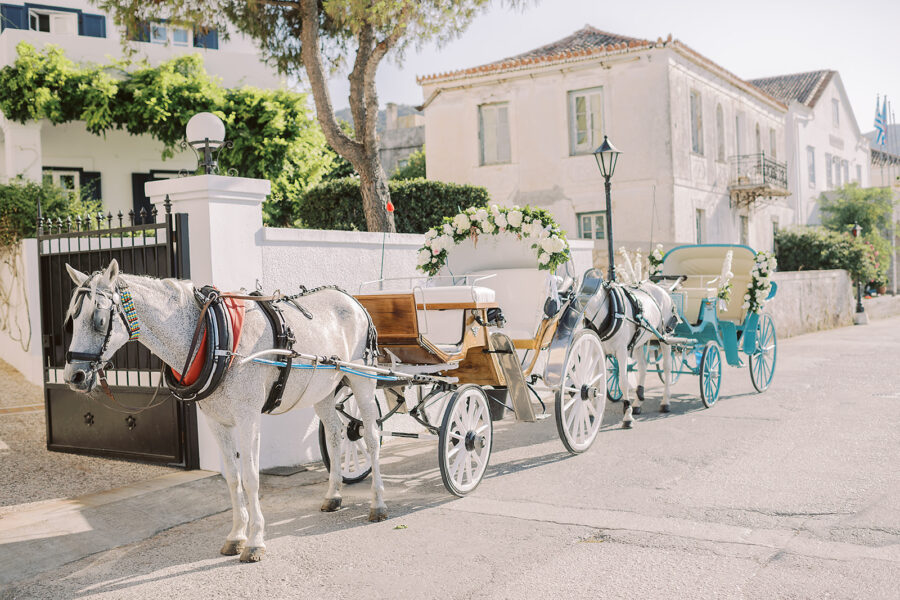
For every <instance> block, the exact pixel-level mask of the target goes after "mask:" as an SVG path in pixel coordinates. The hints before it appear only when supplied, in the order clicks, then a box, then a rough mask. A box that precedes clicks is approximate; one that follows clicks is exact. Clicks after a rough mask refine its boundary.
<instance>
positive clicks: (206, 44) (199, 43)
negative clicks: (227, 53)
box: [194, 29, 219, 50]
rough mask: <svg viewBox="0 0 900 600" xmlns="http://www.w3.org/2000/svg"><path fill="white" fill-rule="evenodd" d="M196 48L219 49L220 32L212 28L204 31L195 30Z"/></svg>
mask: <svg viewBox="0 0 900 600" xmlns="http://www.w3.org/2000/svg"><path fill="white" fill-rule="evenodd" d="M194 48H207V49H209V50H218V49H219V32H218V31H217V30H215V29H210V30H209V31H207V32H206V33H203V32H202V31H200V30H199V29H195V30H194Z"/></svg>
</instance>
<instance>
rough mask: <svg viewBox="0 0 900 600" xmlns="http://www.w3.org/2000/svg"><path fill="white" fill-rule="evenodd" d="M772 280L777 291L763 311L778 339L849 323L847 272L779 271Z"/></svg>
mask: <svg viewBox="0 0 900 600" xmlns="http://www.w3.org/2000/svg"><path fill="white" fill-rule="evenodd" d="M772 281H774V282H775V283H777V284H778V291H777V293H776V295H775V298H774V299H772V301H771V302H769V303H768V304H767V305H766V307H765V311H766V312H768V313H770V314H771V315H772V318H773V320H774V321H775V331H776V332H777V334H778V335H779V337H791V336H794V335H800V334H802V333H809V332H812V331H819V330H821V329H832V328H835V327H844V326H846V325H852V324H853V313H854V307H855V296H854V292H853V288H852V282H851V280H850V274H849V273H847V271H844V270H843V269H833V270H824V271H783V272H777V273H775V274H774V275H773V277H772Z"/></svg>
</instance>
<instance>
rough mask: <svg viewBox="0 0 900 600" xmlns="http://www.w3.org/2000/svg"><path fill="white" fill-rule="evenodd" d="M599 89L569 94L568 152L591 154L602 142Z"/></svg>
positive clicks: (601, 106)
mask: <svg viewBox="0 0 900 600" xmlns="http://www.w3.org/2000/svg"><path fill="white" fill-rule="evenodd" d="M602 108H603V103H602V96H601V89H600V88H594V89H590V90H579V91H576V92H569V152H570V153H571V154H584V153H588V152H593V151H594V149H595V148H596V147H597V146H599V145H600V144H601V142H602V141H603V117H602Z"/></svg>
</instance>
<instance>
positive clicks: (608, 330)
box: [594, 281, 668, 352]
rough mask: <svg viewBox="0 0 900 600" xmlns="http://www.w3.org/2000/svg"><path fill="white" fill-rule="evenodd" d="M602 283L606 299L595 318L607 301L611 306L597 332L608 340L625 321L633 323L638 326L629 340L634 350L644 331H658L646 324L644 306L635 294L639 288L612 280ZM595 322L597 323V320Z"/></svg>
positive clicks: (630, 348) (602, 339)
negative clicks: (629, 311)
mask: <svg viewBox="0 0 900 600" xmlns="http://www.w3.org/2000/svg"><path fill="white" fill-rule="evenodd" d="M602 285H603V287H604V288H606V292H607V293H606V299H605V300H604V302H603V303H602V304H601V305H600V306H598V307H597V308H596V311H595V312H594V318H596V316H597V314H599V312H600V311H601V310H602V308H603V306H604V305H605V304H606V303H607V302H609V305H610V306H609V310H608V311H607V313H606V318H605V319H603V322H602V323H600V324H599V326H596V329H597V334H598V335H599V336H600V340H601V341H603V342H606V341H608V340H610V339H612V338H613V336H615V335H616V334H617V333H618V332H619V330H620V329H621V328H622V324H623V323H624V322H625V321H628V322H630V323H633V324H634V325H635V326H636V327H635V330H634V334H633V335H632V336H631V340H629V342H628V351H629V352H631V351H632V350H634V347H635V344H636V343H637V341H638V338H639V337H640V335H641V332H642V331H648V332H650V333H654V334H655V333H657V332H656V331H655V330H654V329H652V328H651V327H648V325H647V324H646V319H644V308H643V306H642V305H641V302H640V301H639V300H638V298H637V296H636V295H635V292H636V291H638V288H637V287H634V288H631V287H629V286H625V285H622V284H619V283H616V282H612V281H604V282H603V284H602ZM647 297H648V298H650V299H651V300H653V302H654V303H655V302H656V300H654V299H653V297H652V296H650V295H649V294H647ZM629 306H630V307H631V313H632V315H633V316H632V317H629V316H628V310H627V309H628V307H629ZM660 314H662V311H660ZM594 322H595V323H596V321H594ZM666 327H667V328H668V324H666Z"/></svg>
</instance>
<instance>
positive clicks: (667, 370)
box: [659, 344, 672, 413]
mask: <svg viewBox="0 0 900 600" xmlns="http://www.w3.org/2000/svg"><path fill="white" fill-rule="evenodd" d="M659 347H660V349H661V350H662V363H663V399H662V402H660V404H659V412H663V413H667V412H669V385H670V383H671V381H672V347H671V346H669V345H668V344H660V345H659Z"/></svg>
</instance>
